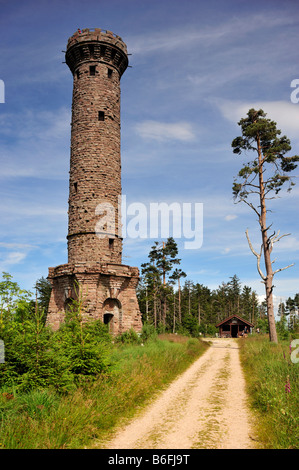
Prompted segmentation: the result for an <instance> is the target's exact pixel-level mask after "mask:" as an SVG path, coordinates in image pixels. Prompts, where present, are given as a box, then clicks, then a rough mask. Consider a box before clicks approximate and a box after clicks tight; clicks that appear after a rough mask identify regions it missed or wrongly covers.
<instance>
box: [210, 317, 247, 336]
mask: <svg viewBox="0 0 299 470" xmlns="http://www.w3.org/2000/svg"><path fill="white" fill-rule="evenodd" d="M216 327H217V328H219V337H220V338H239V337H241V336H244V335H247V334H248V333H250V332H251V328H253V324H252V323H250V322H249V321H247V320H244V318H241V317H239V316H238V315H231V316H230V317H228V318H225V319H224V320H222V321H221V322H220V323H218V324H217V325H216Z"/></svg>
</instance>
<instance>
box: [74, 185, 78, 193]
mask: <svg viewBox="0 0 299 470" xmlns="http://www.w3.org/2000/svg"><path fill="white" fill-rule="evenodd" d="M74 190H75V193H76V192H77V191H78V183H74Z"/></svg>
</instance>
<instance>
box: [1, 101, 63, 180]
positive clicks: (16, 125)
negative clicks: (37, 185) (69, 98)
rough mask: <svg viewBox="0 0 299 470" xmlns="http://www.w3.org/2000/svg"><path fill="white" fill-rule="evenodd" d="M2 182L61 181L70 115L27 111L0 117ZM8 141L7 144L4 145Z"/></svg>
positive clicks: (61, 112) (60, 112)
mask: <svg viewBox="0 0 299 470" xmlns="http://www.w3.org/2000/svg"><path fill="white" fill-rule="evenodd" d="M0 126H1V134H2V135H3V139H2V140H3V143H1V145H0V155H1V159H0V163H1V177H2V178H16V177H40V178H49V179H51V178H57V179H65V177H66V174H67V171H68V162H69V139H70V111H69V110H67V109H65V108H61V109H59V110H57V111H55V112H37V113H33V111H32V110H27V111H26V112H25V113H22V115H21V116H16V115H13V114H8V113H7V114H3V115H2V116H0ZM8 139H9V143H5V141H7V140H8Z"/></svg>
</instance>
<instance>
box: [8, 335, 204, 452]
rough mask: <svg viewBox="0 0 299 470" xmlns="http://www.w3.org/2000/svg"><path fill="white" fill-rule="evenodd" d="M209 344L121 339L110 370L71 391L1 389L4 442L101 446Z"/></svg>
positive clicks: (42, 446) (31, 446)
mask: <svg viewBox="0 0 299 470" xmlns="http://www.w3.org/2000/svg"><path fill="white" fill-rule="evenodd" d="M207 347H208V346H207V345H206V344H205V343H203V342H201V341H199V340H197V339H186V338H184V337H179V336H177V335H176V336H175V338H173V337H171V336H170V337H164V338H163V339H160V338H159V339H157V340H155V341H149V342H148V343H145V345H131V346H130V345H117V346H115V348H114V350H113V353H112V357H111V359H112V366H111V369H110V372H109V374H107V375H102V376H99V378H98V380H97V381H95V382H94V383H91V384H89V385H86V386H85V387H81V388H79V389H77V390H75V391H74V392H72V393H70V394H69V395H67V396H59V395H57V394H56V393H54V392H53V391H51V390H50V389H47V390H34V391H32V392H30V393H27V394H25V393H24V394H20V395H19V394H16V393H11V392H10V391H9V392H8V391H6V390H1V391H0V448H7V449H19V448H22V449H47V448H48V449H63V448H67V449H78V448H93V447H96V446H97V447H100V446H101V442H103V441H104V440H105V439H107V438H108V437H109V436H110V435H111V433H112V431H113V429H115V427H116V426H118V425H119V424H120V423H121V422H122V421H123V420H124V419H127V418H130V417H131V416H133V415H134V413H136V411H138V409H139V408H140V407H143V406H145V404H146V403H148V402H149V400H150V399H151V398H152V397H154V396H155V394H156V393H157V392H158V390H161V389H163V388H164V387H165V386H166V385H167V384H169V383H170V382H171V381H172V380H173V379H174V378H175V377H176V376H177V375H178V374H180V373H182V372H183V371H184V370H185V369H186V368H187V367H188V366H189V365H190V364H191V363H192V362H193V361H194V360H195V359H196V358H197V357H199V355H200V354H202V353H203V352H204V351H205V350H206V348H207Z"/></svg>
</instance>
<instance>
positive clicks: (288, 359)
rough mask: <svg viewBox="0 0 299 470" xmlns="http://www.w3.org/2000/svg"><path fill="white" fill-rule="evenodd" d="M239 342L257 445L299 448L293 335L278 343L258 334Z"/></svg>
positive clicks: (297, 379) (297, 378)
mask: <svg viewBox="0 0 299 470" xmlns="http://www.w3.org/2000/svg"><path fill="white" fill-rule="evenodd" d="M240 344H241V361H242V365H243V368H244V372H245V378H246V382H247V388H248V394H249V401H250V404H251V407H252V409H253V410H254V413H255V415H256V422H257V429H256V431H257V436H258V442H257V445H258V446H259V447H262V448H264V449H298V447H299V362H297V360H296V357H295V356H296V353H295V349H294V348H293V347H292V338H288V339H285V340H280V341H279V343H278V344H276V343H272V342H269V337H268V335H262V336H259V335H255V336H252V337H248V338H246V340H245V341H242V340H241V341H240ZM297 347H298V345H297ZM294 359H295V360H294Z"/></svg>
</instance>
